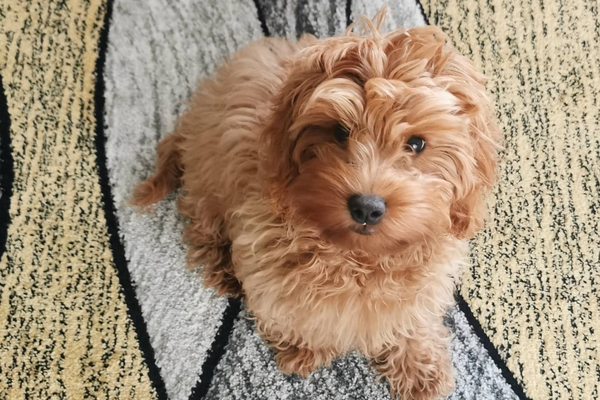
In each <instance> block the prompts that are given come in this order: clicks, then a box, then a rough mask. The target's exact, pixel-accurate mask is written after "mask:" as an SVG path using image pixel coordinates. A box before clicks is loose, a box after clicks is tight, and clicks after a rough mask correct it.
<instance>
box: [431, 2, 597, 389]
mask: <svg viewBox="0 0 600 400" xmlns="http://www.w3.org/2000/svg"><path fill="white" fill-rule="evenodd" d="M423 6H424V11H425V13H426V15H427V16H428V17H429V22H430V23H431V24H436V25H439V26H441V27H442V28H443V29H444V30H445V31H446V32H447V33H448V34H449V35H450V37H451V38H452V40H453V42H454V43H455V44H456V46H457V47H458V48H459V49H460V50H461V51H462V52H464V53H466V54H469V55H470V56H471V57H472V59H473V60H474V61H475V63H476V64H477V65H479V66H480V67H481V68H482V69H483V70H484V72H485V74H486V75H487V76H488V77H489V78H490V81H489V82H488V87H489V89H490V91H491V92H492V93H493V95H494V96H495V100H496V103H497V106H498V111H499V118H500V123H501V126H502V128H503V130H504V134H505V143H504V145H505V148H506V149H505V151H504V153H503V158H504V160H503V165H502V170H501V176H500V179H499V182H498V185H497V190H496V192H495V193H494V195H493V196H492V198H491V199H490V201H491V204H492V208H491V213H490V214H491V215H490V222H489V224H488V228H487V230H486V231H485V232H483V234H481V235H479V236H478V237H477V238H476V239H475V240H474V241H473V243H472V247H473V255H474V264H475V265H474V266H473V267H472V268H471V269H470V270H469V271H467V273H466V275H465V281H464V285H463V287H462V294H463V296H464V297H465V299H466V300H467V301H468V302H469V303H470V306H471V308H472V309H473V312H474V314H475V315H476V316H477V317H478V319H479V321H480V322H481V324H482V326H483V328H484V330H485V331H486V333H487V335H488V336H489V337H490V339H491V340H492V342H493V343H494V344H495V345H496V347H497V349H498V350H499V352H500V354H501V355H502V357H504V359H505V360H506V363H507V365H508V367H509V368H510V369H511V370H512V372H513V373H514V375H515V377H516V378H517V379H518V380H520V381H521V382H522V383H523V384H524V387H525V391H526V394H527V395H528V396H529V397H530V398H532V399H539V400H547V399H582V400H591V399H597V398H598V397H599V396H600V389H599V383H598V382H599V381H600V365H599V362H600V361H599V360H600V353H599V346H598V345H599V342H600V311H599V308H598V302H599V296H600V292H599V291H600V262H599V254H600V252H599V248H600V234H599V230H600V183H599V182H600V141H599V140H600V129H599V116H600V105H599V104H598V102H597V101H598V100H597V99H600V93H599V92H600V80H599V76H600V70H599V69H600V60H599V58H598V57H599V56H600V46H599V43H600V16H599V15H598V2H597V0H573V1H568V2H566V1H558V0H488V1H476V0H448V1H435V0H425V1H423Z"/></svg>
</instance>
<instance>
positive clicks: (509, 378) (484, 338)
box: [417, 0, 530, 400]
mask: <svg viewBox="0 0 600 400" xmlns="http://www.w3.org/2000/svg"><path fill="white" fill-rule="evenodd" d="M417 3H418V4H419V9H420V11H421V14H422V15H423V19H424V20H425V23H426V24H427V25H432V24H431V23H430V22H429V17H428V16H427V14H426V13H425V9H424V8H423V4H421V1H420V0H417ZM436 24H437V22H436V21H434V23H433V25H436ZM456 302H457V303H458V308H459V309H460V311H462V313H463V314H464V315H465V317H466V318H467V321H469V325H471V327H472V328H473V331H474V332H475V334H476V335H477V337H478V338H479V341H480V342H481V344H482V345H483V347H484V348H485V350H486V351H487V352H488V354H489V356H490V357H491V358H492V360H494V363H495V364H496V366H497V367H498V368H499V369H500V371H501V372H502V376H503V377H504V379H505V380H506V382H507V383H508V384H509V385H510V387H511V389H512V390H513V392H514V393H515V394H516V395H517V396H518V397H519V399H521V400H530V398H529V397H527V396H526V395H525V391H524V390H523V387H522V386H521V384H519V382H518V381H517V379H516V378H515V376H514V375H513V373H512V371H511V370H510V369H509V368H508V366H507V365H506V363H505V362H504V359H503V358H502V357H501V356H500V354H499V353H498V350H497V349H496V346H494V344H493V343H492V341H491V340H490V338H489V337H488V335H487V334H486V333H485V331H484V330H483V328H482V327H481V324H480V323H479V320H478V319H477V318H476V317H475V315H474V314H473V311H471V308H470V307H469V303H467V301H466V300H465V299H464V297H463V296H462V294H461V293H460V292H458V291H457V292H456Z"/></svg>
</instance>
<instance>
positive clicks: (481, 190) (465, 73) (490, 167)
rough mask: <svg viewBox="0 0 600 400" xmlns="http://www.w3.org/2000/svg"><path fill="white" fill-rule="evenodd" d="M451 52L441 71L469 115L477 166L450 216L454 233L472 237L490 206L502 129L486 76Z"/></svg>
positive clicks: (449, 87)
mask: <svg viewBox="0 0 600 400" xmlns="http://www.w3.org/2000/svg"><path fill="white" fill-rule="evenodd" d="M451 52H452V53H453V54H451V55H450V56H449V57H448V58H447V59H446V61H445V63H444V66H443V67H442V71H439V73H440V74H442V75H444V76H450V77H452V78H453V79H452V81H453V82H452V83H451V84H449V86H448V90H449V91H450V92H451V93H452V94H454V96H456V97H457V98H458V99H459V101H460V104H461V108H462V112H463V113H464V114H465V115H466V116H467V117H468V118H469V128H468V129H469V136H470V139H471V143H472V149H473V158H474V160H475V167H474V168H473V169H472V172H469V173H468V174H469V175H471V176H470V182H468V185H467V186H466V187H465V188H464V189H465V190H463V193H462V194H461V195H459V196H457V197H456V198H455V200H454V204H453V205H452V208H451V215H450V216H451V220H452V227H453V234H454V235H455V236H457V237H459V238H470V237H472V236H474V235H475V233H476V232H477V231H478V230H479V229H481V228H482V227H483V223H484V219H485V210H486V209H487V208H486V207H485V198H484V197H485V194H486V193H487V192H488V191H489V190H490V189H491V187H492V185H493V184H494V181H495V180H496V172H497V167H498V149H499V148H500V146H499V140H500V130H499V128H498V125H497V123H496V117H495V115H494V111H493V105H492V102H491V100H490V99H489V97H488V96H487V95H486V92H485V87H484V77H483V75H481V74H480V73H479V72H477V70H476V69H475V68H474V66H473V64H472V63H471V62H470V61H469V60H468V59H467V58H465V57H463V56H461V55H459V54H458V53H456V52H455V51H454V50H451Z"/></svg>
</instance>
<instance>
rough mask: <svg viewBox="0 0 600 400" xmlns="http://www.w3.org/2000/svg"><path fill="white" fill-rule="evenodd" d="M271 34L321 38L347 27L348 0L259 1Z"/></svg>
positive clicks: (339, 32) (335, 33) (337, 33)
mask: <svg viewBox="0 0 600 400" xmlns="http://www.w3.org/2000/svg"><path fill="white" fill-rule="evenodd" d="M257 1H258V4H259V6H260V8H261V10H262V11H263V15H264V17H265V21H266V23H267V28H268V29H269V33H270V34H271V36H278V37H287V38H292V39H297V38H299V37H300V35H302V34H303V33H310V34H311V35H315V36H316V37H318V38H325V37H328V36H333V35H339V34H341V33H344V32H345V30H346V0H295V1H289V0H257Z"/></svg>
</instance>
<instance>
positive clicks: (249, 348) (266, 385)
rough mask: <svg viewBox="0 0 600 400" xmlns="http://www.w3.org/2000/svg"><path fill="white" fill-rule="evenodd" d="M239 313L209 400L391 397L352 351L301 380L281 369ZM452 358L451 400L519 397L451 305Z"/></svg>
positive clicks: (250, 323)
mask: <svg viewBox="0 0 600 400" xmlns="http://www.w3.org/2000/svg"><path fill="white" fill-rule="evenodd" d="M247 316H248V314H246V313H245V312H242V313H241V316H240V319H239V320H238V321H236V324H235V327H234V331H233V333H232V335H231V338H230V339H229V345H228V351H227V353H226V354H225V356H224V357H223V358H222V359H221V362H220V364H219V366H218V367H217V371H216V373H215V377H214V378H213V385H212V387H211V389H210V390H209V392H208V395H207V397H206V398H207V399H211V400H225V399H227V400H242V399H248V400H250V399H252V400H254V399H256V400H259V399H260V400H279V399H282V400H287V399H289V400H332V399H335V400H359V399H360V400H363V399H370V400H390V399H391V397H390V394H389V390H388V387H387V384H386V383H385V382H384V381H383V380H381V381H379V382H377V379H376V378H377V377H376V374H375V372H374V371H373V370H372V369H371V367H370V366H369V364H368V362H367V360H366V359H365V358H364V357H362V356H360V355H358V354H350V355H348V356H346V357H342V358H339V359H337V360H335V361H334V362H333V364H332V366H331V367H325V368H320V369H319V370H317V371H316V372H314V373H313V374H311V375H310V376H309V378H308V379H303V378H300V377H298V376H295V375H283V374H281V373H280V372H279V371H278V370H277V366H276V365H275V360H274V358H273V352H272V351H271V350H270V349H269V348H267V347H266V346H265V345H264V342H263V341H262V339H261V338H260V336H258V334H256V333H255V331H254V322H253V321H250V320H248V319H246V317H247ZM446 324H447V325H448V326H449V327H450V328H451V329H452V331H453V333H454V337H453V340H452V343H451V350H452V362H453V367H454V372H455V377H456V390H455V391H454V393H452V394H451V395H450V396H449V397H448V398H447V399H448V400H484V399H485V400H490V399H506V400H516V399H518V397H517V396H516V395H515V394H514V393H513V391H512V389H511V388H510V386H509V385H508V384H507V383H506V382H505V381H504V379H503V378H502V375H501V373H500V370H499V369H498V368H497V367H496V365H495V364H494V363H493V362H492V361H491V360H490V358H489V356H488V355H487V352H486V351H485V349H484V348H483V347H482V346H481V344H480V343H479V339H478V338H477V336H475V334H474V333H473V331H472V328H471V326H470V325H469V323H468V322H467V319H466V318H465V316H464V314H462V313H461V312H460V311H459V310H458V308H457V307H454V308H452V309H451V310H450V312H449V315H448V319H447V321H446Z"/></svg>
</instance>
